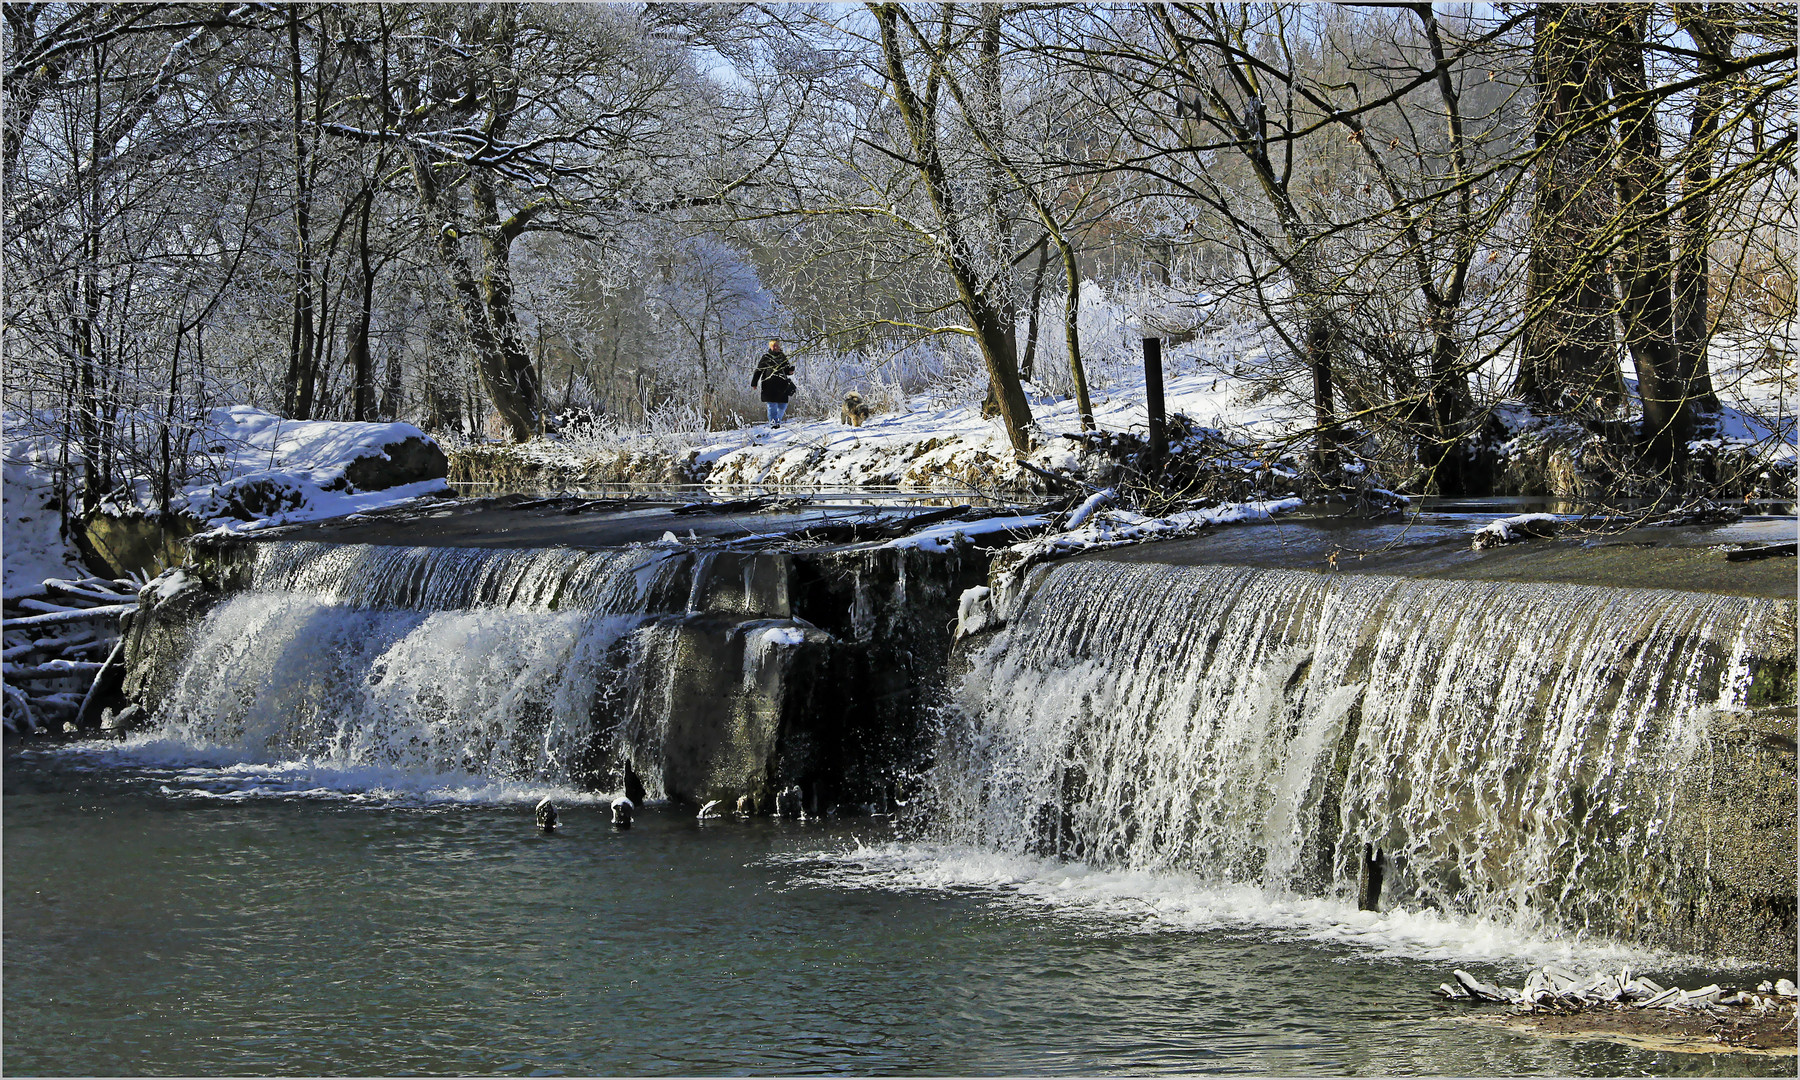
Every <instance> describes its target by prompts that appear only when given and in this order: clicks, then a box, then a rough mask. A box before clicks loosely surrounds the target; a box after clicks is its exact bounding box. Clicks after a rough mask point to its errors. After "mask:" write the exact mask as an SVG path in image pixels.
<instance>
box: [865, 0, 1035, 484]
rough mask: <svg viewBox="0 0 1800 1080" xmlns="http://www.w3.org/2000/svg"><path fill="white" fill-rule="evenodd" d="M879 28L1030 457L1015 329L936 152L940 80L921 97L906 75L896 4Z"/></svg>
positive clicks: (1000, 394)
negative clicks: (986, 280) (987, 277)
mask: <svg viewBox="0 0 1800 1080" xmlns="http://www.w3.org/2000/svg"><path fill="white" fill-rule="evenodd" d="M871 9H872V11H873V12H874V15H875V20H876V23H877V24H878V25H879V27H880V29H881V46H882V57H883V59H884V60H885V62H886V65H887V74H888V82H889V85H890V86H891V87H892V88H893V97H894V103H895V105H896V106H897V108H898V109H899V112H900V118H901V120H902V122H903V123H905V125H906V130H907V134H908V136H909V138H910V140H911V142H912V146H913V151H914V153H915V154H917V155H918V160H919V172H920V175H921V177H922V178H923V179H924V181H925V189H926V193H927V194H928V195H929V196H930V198H931V206H932V209H933V211H935V214H936V217H937V221H938V224H939V226H940V227H941V228H942V230H943V237H942V239H941V241H940V243H939V254H940V255H941V256H942V258H943V260H944V264H945V268H946V269H947V270H948V272H949V274H950V279H951V281H952V282H954V283H955V285H956V292H957V297H958V299H959V301H960V302H961V305H962V309H963V312H964V313H965V314H966V315H967V316H968V318H969V324H970V326H971V327H972V328H973V330H974V332H975V340H976V343H977V344H978V345H979V346H980V348H981V356H982V359H983V360H985V361H986V362H987V368H988V378H989V380H990V381H991V383H992V384H993V387H994V389H995V391H996V394H995V397H996V403H997V404H998V406H999V409H1000V417H1001V420H1002V422H1003V423H1004V424H1005V425H1006V434H1007V438H1008V439H1009V440H1010V441H1011V443H1012V445H1013V449H1015V450H1017V451H1018V452H1020V453H1026V452H1028V451H1029V450H1030V449H1031V404H1030V403H1029V402H1028V401H1026V400H1025V389H1024V387H1023V386H1022V385H1020V382H1019V368H1018V354H1017V352H1016V351H1015V350H1016V348H1017V330H1016V328H1009V327H1008V326H1007V325H1006V320H1005V317H1004V312H1003V310H1002V309H1001V308H1000V307H999V306H998V305H997V304H996V303H995V299H994V297H993V296H992V295H990V293H989V291H988V290H987V288H986V287H984V284H983V282H982V280H981V274H980V271H979V269H978V268H977V265H976V261H975V259H974V257H973V252H972V249H971V247H970V245H969V243H968V238H967V237H966V236H965V235H964V220H963V211H962V208H961V206H960V205H959V203H958V201H957V193H956V187H955V185H954V184H953V183H952V181H951V179H950V176H949V173H948V171H947V170H946V168H945V167H944V163H943V159H942V158H941V157H940V156H939V153H938V136H937V80H938V78H939V77H940V76H939V75H938V74H937V73H935V72H934V73H933V74H932V75H931V76H930V77H928V80H927V86H926V92H925V94H924V95H923V96H921V95H920V94H918V93H917V92H916V91H915V90H914V88H913V85H912V79H911V77H910V76H909V75H908V74H907V71H906V63H905V60H904V56H903V53H902V50H901V47H900V38H899V33H898V26H897V23H898V21H899V18H900V6H899V5H898V4H876V5H871Z"/></svg>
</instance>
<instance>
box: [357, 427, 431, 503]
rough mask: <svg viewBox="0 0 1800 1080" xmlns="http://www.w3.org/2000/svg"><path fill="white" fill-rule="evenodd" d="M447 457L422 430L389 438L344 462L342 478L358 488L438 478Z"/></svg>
mask: <svg viewBox="0 0 1800 1080" xmlns="http://www.w3.org/2000/svg"><path fill="white" fill-rule="evenodd" d="M449 472H450V459H449V458H447V457H445V456H444V451H443V450H442V449H440V448H439V447H438V444H437V443H435V442H433V441H432V440H431V439H430V438H429V437H428V436H426V435H425V434H424V433H423V432H420V433H419V434H417V435H413V436H409V437H408V438H405V439H402V440H400V441H399V442H390V443H386V444H384V445H382V446H381V447H379V448H378V449H377V450H376V451H375V452H373V453H369V454H366V455H365V456H363V457H359V458H357V459H355V460H354V461H352V462H350V464H348V465H346V466H344V479H346V480H348V481H350V484H351V486H352V487H354V488H355V489H356V490H358V491H385V490H386V489H388V488H391V487H399V486H400V485H401V484H416V483H418V482H419V481H421V480H441V479H443V478H444V477H445V476H447V475H449Z"/></svg>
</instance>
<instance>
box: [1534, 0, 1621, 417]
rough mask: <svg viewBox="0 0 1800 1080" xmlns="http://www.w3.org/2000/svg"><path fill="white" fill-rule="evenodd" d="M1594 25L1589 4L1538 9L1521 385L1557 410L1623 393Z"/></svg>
mask: <svg viewBox="0 0 1800 1080" xmlns="http://www.w3.org/2000/svg"><path fill="white" fill-rule="evenodd" d="M1597 22H1598V20H1597V18H1596V15H1595V9H1594V8H1592V7H1589V6H1585V5H1577V4H1571V5H1568V6H1560V5H1555V4H1540V5H1539V6H1538V9H1537V23H1536V37H1535V41H1534V44H1533V50H1534V57H1533V80H1534V82H1535V83H1536V87H1537V95H1538V101H1537V110H1538V114H1537V115H1538V123H1537V135H1536V139H1537V146H1538V153H1539V158H1538V164H1537V176H1536V188H1535V191H1534V192H1533V196H1532V205H1531V254H1530V258H1529V260H1528V265H1527V268H1526V281H1525V295H1526V304H1525V307H1526V312H1527V316H1526V317H1527V318H1528V319H1529V320H1530V322H1529V325H1528V326H1527V327H1526V330H1525V337H1524V359H1523V361H1522V362H1521V363H1520V365H1519V380H1518V384H1517V386H1516V388H1515V389H1516V392H1517V393H1518V394H1519V396H1521V397H1523V398H1525V399H1526V400H1528V401H1532V402H1535V403H1537V404H1539V405H1543V406H1546V407H1550V408H1561V407H1565V406H1568V405H1571V404H1578V403H1580V402H1583V401H1587V400H1590V399H1593V400H1598V401H1600V402H1603V403H1606V404H1616V403H1618V402H1620V401H1622V400H1623V399H1624V396H1625V384H1624V380H1623V378H1622V377H1621V375H1620V373H1619V364H1618V358H1617V355H1616V354H1615V352H1614V348H1613V297H1612V288H1611V286H1610V283H1609V282H1608V281H1607V276H1606V269H1605V266H1604V260H1603V259H1601V258H1598V257H1596V254H1595V248H1596V245H1598V244H1599V243H1600V242H1601V240H1600V238H1601V234H1602V232H1603V231H1604V230H1605V228H1606V226H1607V224H1608V223H1609V222H1610V221H1611V220H1612V218H1613V201H1612V198H1611V195H1610V193H1609V192H1608V190H1607V185H1606V180H1605V169H1604V162H1605V161H1606V157H1607V137H1608V130H1607V124H1606V122H1605V120H1604V119H1603V118H1602V113H1601V109H1600V102H1601V100H1602V98H1603V96H1604V83H1605V76H1604V73H1603V72H1602V71H1601V70H1600V68H1599V50H1600V45H1599V42H1598V40H1597V36H1596V35H1597V25H1596V24H1597Z"/></svg>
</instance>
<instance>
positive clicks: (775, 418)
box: [763, 401, 788, 424]
mask: <svg viewBox="0 0 1800 1080" xmlns="http://www.w3.org/2000/svg"><path fill="white" fill-rule="evenodd" d="M763 404H764V405H767V406H768V407H769V423H771V424H779V423H781V418H782V417H784V416H786V415H787V405H788V403H787V402H785V401H765V402H763Z"/></svg>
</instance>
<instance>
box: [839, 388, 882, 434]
mask: <svg viewBox="0 0 1800 1080" xmlns="http://www.w3.org/2000/svg"><path fill="white" fill-rule="evenodd" d="M874 411H875V410H873V409H871V408H869V407H868V406H867V405H864V404H863V399H862V395H861V394H859V393H857V392H856V391H854V390H852V391H850V392H849V393H848V394H845V395H844V407H843V408H842V409H839V410H838V418H839V419H841V420H842V421H843V422H844V423H846V424H848V425H849V426H851V427H862V426H863V422H864V421H866V420H867V419H868V418H869V417H870V415H871V414H873V413H874Z"/></svg>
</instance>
